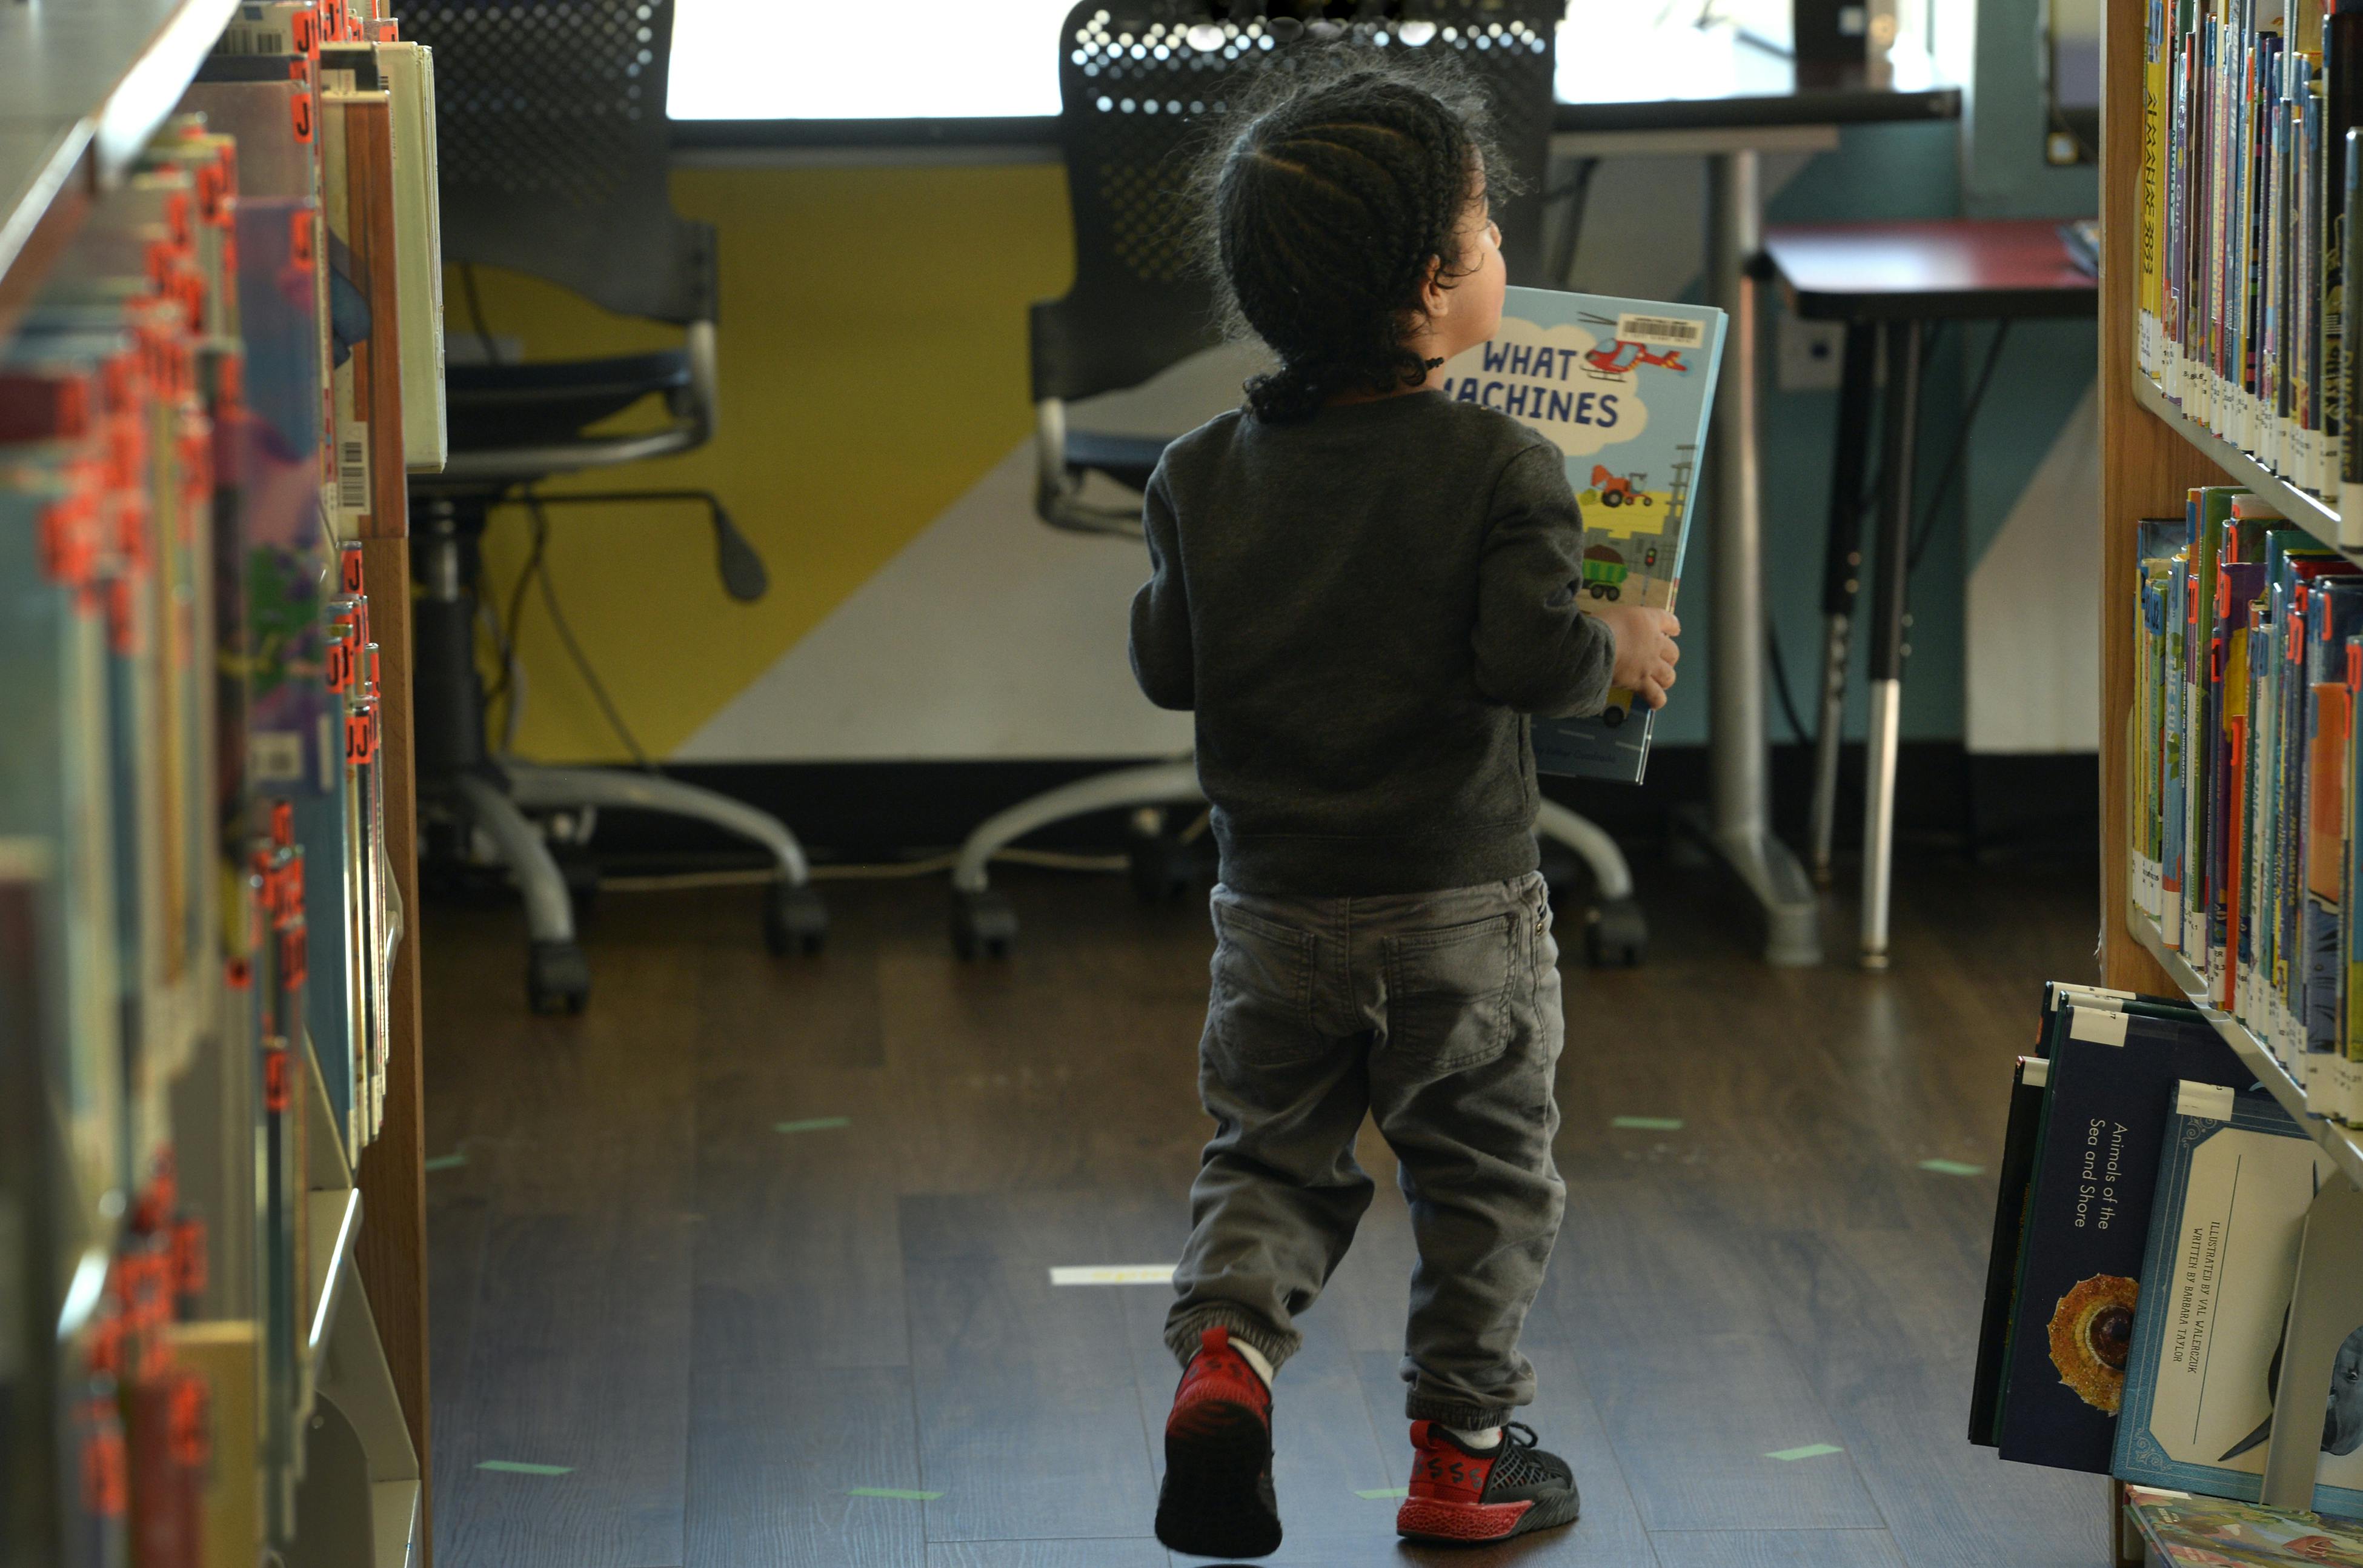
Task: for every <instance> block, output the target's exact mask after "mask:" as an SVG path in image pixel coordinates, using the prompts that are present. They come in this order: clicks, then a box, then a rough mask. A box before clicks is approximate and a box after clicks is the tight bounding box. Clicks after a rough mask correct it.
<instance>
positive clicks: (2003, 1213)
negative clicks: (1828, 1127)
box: [1969, 1056, 2051, 1448]
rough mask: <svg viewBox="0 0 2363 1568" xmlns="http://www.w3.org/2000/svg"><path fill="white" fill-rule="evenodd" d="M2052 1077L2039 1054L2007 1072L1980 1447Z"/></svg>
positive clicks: (1982, 1333)
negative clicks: (2046, 1087) (2005, 1126)
mask: <svg viewBox="0 0 2363 1568" xmlns="http://www.w3.org/2000/svg"><path fill="white" fill-rule="evenodd" d="M2050 1075H2051V1063H2050V1062H2049V1061H2048V1060H2047V1058H2045V1057H2041V1056H2022V1057H2020V1058H2019V1059H2018V1062H2017V1064H2016V1065H2015V1066H2014V1068H2012V1070H2011V1079H2010V1121H2009V1125H2008V1129H2007V1130H2005V1131H2004V1132H2003V1134H2002V1173H2001V1174H2002V1181H2001V1190H2000V1191H1998V1192H1997V1193H1996V1194H1995V1195H1994V1219H1993V1241H1992V1245H1991V1250H1990V1251H1988V1253H1987V1256H1986V1296H1985V1307H1984V1310H1983V1311H1981V1312H1980V1314H1979V1317H1978V1364H1977V1370H1976V1372H1975V1373H1972V1374H1971V1380H1970V1385H1969V1440H1970V1441H1971V1442H1973V1443H1976V1444H1978V1445H1979V1446H1980V1447H1981V1448H1991V1447H1993V1446H1994V1417H1995V1415H1996V1412H1997V1409H1998V1407H1999V1406H2000V1403H2001V1397H2002V1354H2003V1352H2004V1351H2005V1350H2006V1349H2007V1348H2008V1347H2009V1344H2010V1318H2011V1308H2012V1306H2013V1304H2014V1301H2015V1299H2016V1296H2015V1287H2016V1285H2017V1283H2018V1251H2019V1242H2020V1239H2021V1238H2022V1237H2023V1236H2024V1235H2025V1226H2026V1188H2027V1184H2028V1182H2029V1181H2030V1180H2031V1179H2032V1178H2033V1176H2034V1174H2035V1156H2036V1149H2037V1142H2036V1132H2037V1130H2038V1129H2039V1128H2040V1126H2041V1123H2042V1119H2043V1086H2044V1084H2046V1083H2047V1082H2048V1081H2049V1079H2050Z"/></svg>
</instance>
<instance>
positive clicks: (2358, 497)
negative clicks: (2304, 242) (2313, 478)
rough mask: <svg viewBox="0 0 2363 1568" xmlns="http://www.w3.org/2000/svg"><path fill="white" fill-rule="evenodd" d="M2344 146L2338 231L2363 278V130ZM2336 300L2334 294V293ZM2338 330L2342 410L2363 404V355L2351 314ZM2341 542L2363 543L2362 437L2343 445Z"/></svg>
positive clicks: (2341, 317) (2348, 262)
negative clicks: (2362, 375)
mask: <svg viewBox="0 0 2363 1568" xmlns="http://www.w3.org/2000/svg"><path fill="white" fill-rule="evenodd" d="M2342 141H2343V142H2344V145H2345V155H2344V158H2343V161H2342V167H2343V169H2344V170H2345V177H2346V183H2345V185H2344V186H2343V188H2342V191H2341V194H2340V197H2339V203H2338V222H2337V231H2338V235H2339V239H2340V244H2339V250H2340V251H2341V252H2342V256H2343V260H2342V262H2341V269H2342V275H2346V269H2347V268H2348V267H2350V266H2351V268H2352V273H2351V275H2353V276H2356V277H2363V223H2358V222H2357V221H2356V219H2357V218H2363V130H2349V131H2347V132H2346V134H2345V136H2344V137H2343V138H2342ZM2334 299H2335V296H2334ZM2336 319H2337V322H2338V328H2337V330H2338V334H2339V357H2338V365H2339V367H2340V368H2339V376H2338V381H2339V387H2338V395H2337V403H2338V406H2339V408H2340V409H2341V410H2342V411H2343V410H2346V409H2353V408H2363V391H2358V390H2357V385H2356V377H2357V373H2358V372H2363V357H2358V350H2363V343H2358V341H2357V334H2358V331H2363V328H2358V327H2357V322H2356V320H2355V318H2354V317H2353V316H2352V315H2351V314H2348V313H2346V312H2344V311H2343V310H2341V311H2340V312H2339V313H2338V314H2337V317H2336ZM2338 482H2339V483H2338V542H2339V543H2340V544H2342V545H2347V546H2351V547H2352V546H2363V440H2355V441H2348V442H2346V444H2345V446H2343V447H2341V448H2340V449H2339V462H2338Z"/></svg>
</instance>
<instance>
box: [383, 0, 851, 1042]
mask: <svg viewBox="0 0 2363 1568" xmlns="http://www.w3.org/2000/svg"><path fill="white" fill-rule="evenodd" d="M672 10H673V8H672V4H671V0H544V3H542V4H538V5H517V4H494V3H487V0H414V3H411V4H406V5H405V6H403V7H402V26H403V29H404V32H405V36H407V37H409V38H412V39H416V40H417V41H418V42H420V43H423V44H426V45H427V46H429V47H430V48H432V49H433V50H434V51H435V72H436V86H437V94H436V95H437V100H438V102H437V120H438V125H437V135H438V142H439V146H438V153H439V163H440V176H441V195H442V228H443V254H444V259H445V260H446V261H452V262H458V263H462V264H472V263H478V262H481V263H484V264H487V265H491V266H497V267H506V268H510V269H512V270H515V271H517V272H531V273H534V274H536V275H538V276H540V277H543V278H547V279H549V280H550V281H551V282H553V283H556V284H561V285H563V286H564V287H566V288H569V289H571V290H572V291H574V292H575V293H577V294H579V295H583V296H585V297H586V298H589V299H590V300H592V301H594V303H596V304H598V305H601V306H605V307H606V308H607V309H609V310H612V311H615V312H617V313H619V314H622V315H629V316H640V317H649V318H650V319H652V320H657V321H663V322H669V323H671V324H672V325H675V326H678V327H680V328H682V346H681V347H680V348H679V349H673V350H664V351H661V352H658V353H646V354H626V355H617V356H614V357H610V358H605V359H595V360H570V361H553V362H542V363H533V364H504V363H498V362H492V363H484V364H454V365H451V366H450V367H449V373H448V374H447V377H446V386H447V391H448V400H449V417H450V438H451V439H450V447H451V453H450V461H449V465H448V466H447V467H446V468H445V469H444V471H443V472H442V473H439V474H432V475H418V476H415V477H414V479H413V481H412V484H411V534H412V539H413V562H414V570H415V572H416V576H417V577H418V580H419V584H420V585H421V588H422V590H423V592H422V595H421V597H420V600H419V603H418V606H417V619H416V639H417V651H416V688H417V690H416V706H417V727H418V746H417V751H418V772H419V785H420V795H421V798H422V804H424V805H425V806H427V811H428V813H429V828H430V831H433V832H436V833H438V836H439V837H441V838H442V839H444V840H451V839H452V838H454V837H455V836H456V835H458V834H460V833H464V831H465V830H466V829H469V828H473V829H475V830H476V831H477V832H479V833H481V834H482V835H483V839H485V840H489V841H490V843H491V845H492V847H493V849H494V851H495V852H496V853H497V854H498V856H499V858H500V859H501V861H502V862H504V863H505V864H506V866H507V867H508V869H509V872H510V873H511V874H512V875H513V876H514V877H515V878H516V882H517V885H518V886H519V888H520V889H522V891H523V893H524V895H525V906H526V917H527V925H528V927H529V928H530V929H531V932H532V937H533V944H532V952H531V958H530V962H529V964H528V967H527V996H528V999H529V1001H530V1002H531V1004H532V1006H533V1007H534V1008H535V1010H536V1011H540V1012H552V1011H560V1010H564V1011H569V1012H575V1011H580V1010H581V1009H582V1006H583V1005H584V1003H585V1002H586V1001H587V1000H588V998H589V995H590V971H589V968H588V966H587V965H586V964H585V963H584V962H583V958H582V950H581V949H580V948H579V947H577V946H576V945H575V941H574V926H573V911H572V907H571V903H570V901H569V898H568V892H567V884H566V880H565V878H564V876H563V875H562V874H561V873H560V870H559V868H558V865H557V862H555V860H553V858H552V857H551V854H550V851H549V846H548V844H547V843H546V842H545V841H544V840H543V838H542V835H541V834H540V832H539V831H538V830H537V829H536V828H535V827H534V826H533V825H532V823H531V822H529V821H528V820H527V817H526V816H525V809H534V810H546V811H570V812H571V811H579V810H581V809H582V808H583V807H586V806H588V807H597V806H617V807H628V808H633V809H638V810H646V811H656V812H662V813H665V814H668V815H671V816H678V817H694V818H696V819H698V820H700V821H704V822H709V823H712V824H714V825H716V826H717V827H720V828H725V829H727V830H728V831H730V832H733V833H736V834H738V835H740V836H741V837H744V838H747V839H750V840H754V841H755V842H757V843H759V844H760V845H761V846H762V847H763V848H764V849H765V850H767V851H769V852H770V853H771V858H772V860H773V862H775V864H776V866H777V874H776V876H775V878H774V880H773V882H772V884H771V889H770V896H769V900H768V903H767V904H766V906H765V911H764V929H765V936H766V938H767V940H769V942H770V944H771V949H772V951H774V952H787V951H798V950H801V951H807V952H809V951H815V950H816V949H817V948H818V947H819V946H820V945H821V942H822V940H823V939H824V938H825V936H826V932H827V929H828V922H827V914H826V910H825V909H824V908H823V906H822V905H821V903H820V900H819V898H818V897H817V896H816V895H815V893H814V892H813V890H812V888H811V886H810V873H809V872H808V871H807V869H806V865H805V862H804V851H803V850H802V848H801V847H800V846H799V845H798V844H797V842H796V840H795V837H794V835H793V834H792V833H790V832H789V831H788V829H787V828H785V827H784V826H783V825H782V824H781V823H780V822H779V821H778V820H777V819H776V818H774V817H770V816H768V815H766V814H764V813H762V812H760V811H757V810H755V809H753V808H752V807H750V806H744V805H741V804H740V803H738V801H735V800H731V799H729V798H728V797H727V796H724V795H716V794H714V793H713V792H711V791H709V790H702V789H696V788H693V787H692V786H690V785H687V784H679V783H676V782H674V781H672V780H671V779H667V778H663V777H660V776H659V775H657V774H656V773H651V772H638V773H635V772H625V771H620V770H608V769H600V768H551V767H541V766H537V765H533V764H529V763H524V762H515V761H512V760H510V759H507V758H505V757H495V756H494V755H493V754H492V752H491V751H489V750H488V748H487V746H486V744H485V740H484V693H483V684H482V682H481V680H480V679H479V677H478V675H477V672H476V662H475V654H474V648H475V636H476V622H477V608H476V597H475V592H474V589H475V584H476V579H477V575H478V565H479V551H478V545H479V542H480V540H481V539H482V538H483V528H484V520H485V517H486V514H487V512H488V511H489V510H490V508H491V507H492V506H494V505H495V504H496V503H498V502H501V501H503V500H505V499H514V498H516V497H518V496H519V495H521V494H523V493H524V492H525V491H526V490H527V487H528V486H530V485H532V484H534V483H535V482H536V481H538V480H541V479H545V478H548V477H549V476H550V475H552V474H558V473H574V472H578V471H580V470H582V469H588V468H604V467H609V466H612V465H615V464H617V463H627V462H638V461H640V460H641V459H643V458H652V457H661V456H664V455H666V454H668V453H672V452H680V451H686V450H689V449H691V448H693V447H695V446H698V445H700V444H702V443H703V442H704V440H705V439H707V438H708V437H709V436H710V435H711V434H712V433H713V429H714V419H715V406H716V395H715V348H714V330H715V307H716V297H715V295H716V269H715V239H714V231H713V229H712V228H710V227H708V226H707V225H704V224H702V223H691V222H688V221H685V220H684V219H682V217H679V216H678V215H676V214H675V213H674V211H673V210H672V201H671V195H670V194H669V193H668V190H667V187H666V167H667V141H666V129H665V69H666V63H667V59H668V56H669V54H670V52H671V40H672ZM493 347H494V346H493V344H492V343H491V342H490V341H489V340H488V341H487V342H486V343H485V345H484V348H485V351H486V354H487V356H488V357H490V356H491V355H492V352H493ZM647 399H660V400H661V402H662V404H663V406H664V410H665V415H666V417H665V420H664V422H663V423H662V424H661V425H660V426H659V427H657V428H653V429H649V430H646V431H643V432H638V433H633V434H627V435H594V434H589V433H587V432H588V431H589V430H590V429H591V428H592V427H594V426H596V425H598V424H599V423H601V422H602V421H604V420H605V419H607V418H609V417H612V416H614V415H617V414H620V413H623V412H624V411H625V410H627V409H628V408H631V407H633V406H635V405H638V404H640V403H642V402H643V401H644V400H647ZM594 498H595V499H602V500H605V499H683V500H695V501H701V502H703V503H704V505H705V506H706V507H707V511H708V515H709V517H711V519H712V522H713V526H714V531H715V544H716V553H717V557H718V562H719V567H720V571H721V575H722V579H723V584H724V586H725V587H726V588H727V590H728V591H729V593H730V594H731V595H732V596H733V597H736V598H738V599H742V600H744V599H755V598H760V596H761V595H762V594H763V591H764V588H765V586H766V581H765V576H764V572H763V564H762V562H761V560H760V558H758V557H757V556H756V554H755V552H754V551H753V550H752V549H750V548H749V545H748V544H747V541H746V540H745V539H743V538H742V537H740V536H739V534H738V530H737V529H736V528H734V527H732V525H731V523H730V519H729V517H728V515H727V513H726V512H725V511H724V510H723V509H722V506H721V504H720V503H719V502H718V501H717V500H716V498H715V497H713V496H712V495H706V494H704V493H703V492H693V491H664V492H639V493H637V494H636V495H634V494H627V495H619V496H600V497H586V496H582V495H553V496H546V497H541V498H540V502H539V504H540V505H541V506H543V507H545V508H547V507H555V506H566V505H573V504H577V503H580V502H582V501H584V500H586V499H594ZM521 808H524V809H521Z"/></svg>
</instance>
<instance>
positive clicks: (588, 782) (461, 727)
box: [412, 495, 828, 1013]
mask: <svg viewBox="0 0 2363 1568" xmlns="http://www.w3.org/2000/svg"><path fill="white" fill-rule="evenodd" d="M490 499H491V498H490V496H489V495H476V496H456V497H455V496H451V495H441V496H435V497H415V498H414V517H413V522H414V527H413V529H412V539H413V553H412V564H413V572H414V575H416V577H417V579H418V582H419V585H420V587H421V588H422V590H423V593H422V595H421V597H420V600H419V613H418V615H417V616H416V618H415V620H414V623H413V625H414V630H415V635H416V641H417V650H416V658H415V673H416V685H417V689H416V693H415V694H414V700H415V704H416V710H417V713H418V717H419V726H420V733H421V737H422V740H431V742H432V743H431V744H422V745H421V747H420V750H419V757H418V763H419V784H420V792H421V796H422V799H423V801H424V802H426V803H427V804H429V805H430V806H439V807H440V808H441V809H442V810H443V811H444V812H446V813H448V814H449V816H450V817H453V818H456V819H457V821H458V822H459V824H460V825H461V826H462V827H465V828H473V829H474V830H475V832H476V833H477V834H478V835H480V836H481V839H482V840H483V841H484V842H487V843H488V844H489V845H490V847H491V849H492V851H493V854H494V858H495V859H496V860H498V861H499V862H500V863H501V864H502V865H503V866H505V868H507V870H508V873H509V874H510V876H511V877H512V878H513V879H514V880H515V881H516V885H517V890H518V892H519V893H520V894H521V895H523V896H524V900H525V914H526V928H527V933H528V935H529V936H530V938H531V946H530V950H529V952H528V957H527V966H526V999H527V1005H528V1006H531V1007H532V1009H533V1010H534V1011H535V1012H537V1013H580V1012H581V1011H582V1009H583V1008H584V1007H585V1006H587V1005H588V1004H589V1001H590V995H591V972H590V965H589V962H588V961H587V960H586V959H585V958H584V957H583V954H582V947H581V946H580V944H578V943H577V941H576V940H575V931H574V926H575V920H574V914H575V908H574V899H573V897H572V896H571V890H570V887H569V884H568V877H567V873H566V870H565V869H564V868H562V867H561V866H560V863H559V862H558V860H557V859H556V858H555V857H554V856H552V854H551V853H550V849H549V842H548V841H547V840H545V839H544V838H543V836H542V833H541V831H540V829H539V828H537V827H536V826H535V825H534V823H533V822H532V821H531V820H530V819H529V818H528V817H527V815H526V813H527V811H528V810H539V811H553V810H572V809H581V808H583V807H597V806H615V807H620V808H626V809H630V810H635V811H654V812H660V813H662V814H664V815H666V816H670V817H688V818H691V819H693V820H694V821H699V822H705V823H709V824H711V825H713V826H714V827H716V828H722V829H723V830H724V831H726V832H729V833H734V834H736V835H738V837H740V838H742V839H746V840H750V841H752V842H754V843H756V844H759V845H760V846H762V848H763V849H764V851H766V852H767V853H768V854H769V855H770V857H771V862H772V865H773V867H774V868H775V869H774V873H773V877H772V880H771V885H770V887H769V888H768V889H767V890H766V893H765V899H764V905H763V911H762V921H763V940H764V945H765V946H766V947H767V948H769V949H770V951H771V952H772V953H774V954H778V955H785V954H788V953H815V952H818V951H820V950H821V948H822V947H823V945H824V944H825V943H826V941H827V939H828V910H827V908H826V906H824V905H823V904H822V903H821V901H820V897H819V895H818V894H816V893H815V891H814V890H813V887H812V885H811V884H812V871H811V867H810V866H809V864H808V863H807V862H806V861H805V858H804V846H803V845H801V844H799V843H798V842H797V841H796V837H795V835H794V834H793V833H792V832H790V831H789V830H788V828H787V826H786V825H785V824H784V823H782V822H781V821H780V820H779V818H777V817H772V816H771V815H770V814H768V813H766V812H761V811H758V810H756V809H755V808H754V807H752V806H746V805H743V804H741V803H740V802H738V801H736V800H732V799H731V798H729V797H728V796H727V795H717V794H716V793H715V792H714V791H712V790H707V789H700V788H698V787H696V786H695V785H693V784H682V783H680V782H678V781H677V780H673V779H668V778H664V777H661V776H659V775H657V774H653V773H627V772H622V771H617V770H614V769H607V768H560V767H544V766H541V765H539V764H537V763H531V762H512V761H508V760H506V759H495V758H494V757H492V756H491V755H489V754H488V753H487V751H486V750H485V748H484V746H483V733H484V694H483V684H482V683H481V681H480V680H479V679H478V676H477V673H476V667H475V656H474V637H475V628H476V600H475V594H474V585H473V579H474V577H475V574H476V571H475V569H476V563H477V556H476V548H475V545H476V540H477V539H479V538H481V537H482V534H483V520H484V511H485V507H486V506H488V505H489V503H490ZM586 891H588V889H587V888H586Z"/></svg>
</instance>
